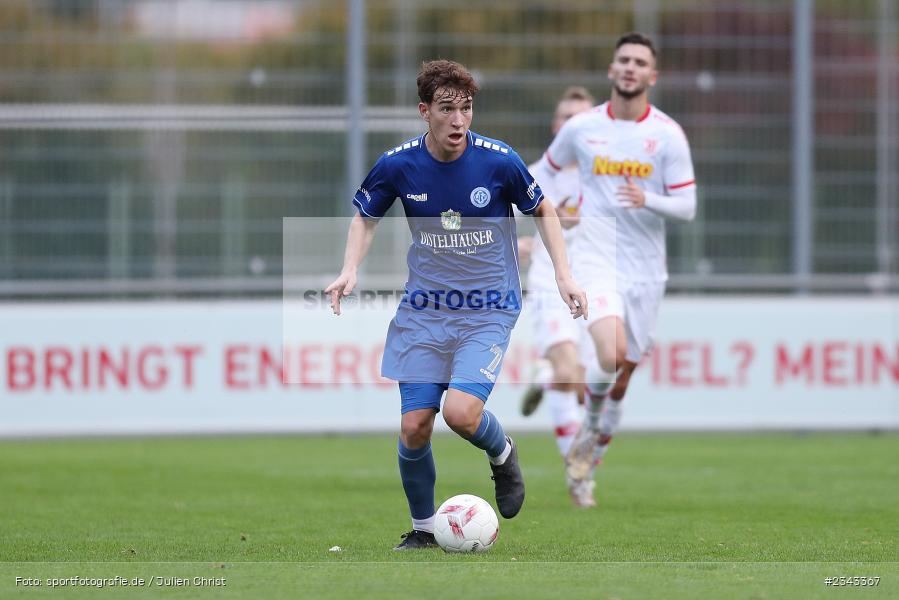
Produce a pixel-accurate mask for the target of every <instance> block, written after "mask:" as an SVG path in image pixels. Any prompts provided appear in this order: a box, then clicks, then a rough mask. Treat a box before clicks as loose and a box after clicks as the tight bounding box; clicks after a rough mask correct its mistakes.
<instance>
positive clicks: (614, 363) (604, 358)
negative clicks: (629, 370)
mask: <svg viewBox="0 0 899 600" xmlns="http://www.w3.org/2000/svg"><path fill="white" fill-rule="evenodd" d="M623 364H624V351H623V350H609V351H604V352H600V353H599V366H600V368H601V369H602V370H603V371H605V372H606V373H614V372H615V371H617V370H618V369H619V368H620V367H621V366H622V365H623Z"/></svg>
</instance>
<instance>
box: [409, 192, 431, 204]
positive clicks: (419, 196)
mask: <svg viewBox="0 0 899 600" xmlns="http://www.w3.org/2000/svg"><path fill="white" fill-rule="evenodd" d="M406 198H408V199H409V200H415V201H416V202H427V201H428V195H427V194H426V193H425V194H406Z"/></svg>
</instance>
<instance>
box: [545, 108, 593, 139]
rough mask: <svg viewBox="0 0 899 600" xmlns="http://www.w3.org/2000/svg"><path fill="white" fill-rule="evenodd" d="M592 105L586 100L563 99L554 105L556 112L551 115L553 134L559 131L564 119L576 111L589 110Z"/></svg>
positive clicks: (576, 112)
mask: <svg viewBox="0 0 899 600" xmlns="http://www.w3.org/2000/svg"><path fill="white" fill-rule="evenodd" d="M591 108H593V106H591V105H590V103H589V102H588V101H586V100H563V101H561V102H559V105H558V106H557V107H556V114H555V115H553V125H552V131H553V135H556V134H557V133H559V130H560V129H562V125H564V124H565V121H567V120H568V119H570V118H571V117H573V116H574V115H576V114H578V113H582V112H585V111H588V110H590V109H591Z"/></svg>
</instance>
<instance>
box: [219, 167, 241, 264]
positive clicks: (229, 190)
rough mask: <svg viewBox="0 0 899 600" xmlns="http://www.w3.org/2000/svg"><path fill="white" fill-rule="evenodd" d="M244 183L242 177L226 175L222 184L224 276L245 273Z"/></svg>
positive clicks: (222, 255)
mask: <svg viewBox="0 0 899 600" xmlns="http://www.w3.org/2000/svg"><path fill="white" fill-rule="evenodd" d="M246 196H247V192H246V185H245V184H244V181H243V179H242V178H240V177H237V176H231V177H228V178H227V179H226V180H225V182H224V183H223V184H222V237H221V244H222V246H221V257H222V273H223V274H224V275H225V276H231V277H233V276H239V275H243V274H244V273H245V270H244V264H243V261H244V259H245V248H244V246H245V242H244V240H245V239H246V236H245V235H244V229H245V227H244V225H245V222H246V221H245V219H244V206H245V204H246Z"/></svg>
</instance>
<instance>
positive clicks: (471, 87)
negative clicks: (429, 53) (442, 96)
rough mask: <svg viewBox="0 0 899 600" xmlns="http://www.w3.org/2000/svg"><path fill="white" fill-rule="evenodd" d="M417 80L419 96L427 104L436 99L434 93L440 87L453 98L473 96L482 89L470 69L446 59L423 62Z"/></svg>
mask: <svg viewBox="0 0 899 600" xmlns="http://www.w3.org/2000/svg"><path fill="white" fill-rule="evenodd" d="M415 81H416V83H417V84H418V97H419V98H420V99H421V101H422V102H424V103H425V104H430V103H431V102H433V101H434V94H435V93H437V90H439V89H440V88H443V89H445V90H446V91H447V92H448V93H449V94H450V95H451V97H453V98H454V97H456V96H460V95H461V96H463V97H472V98H473V97H474V95H475V94H476V93H477V92H478V90H479V89H480V88H478V84H476V83H475V82H474V77H473V76H472V74H471V73H470V72H469V71H468V69H466V68H465V67H464V66H462V65H460V64H459V63H457V62H453V61H451V60H446V59H439V60H431V61H426V62H423V63H421V71H419V72H418V78H417V79H416V80H415Z"/></svg>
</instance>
